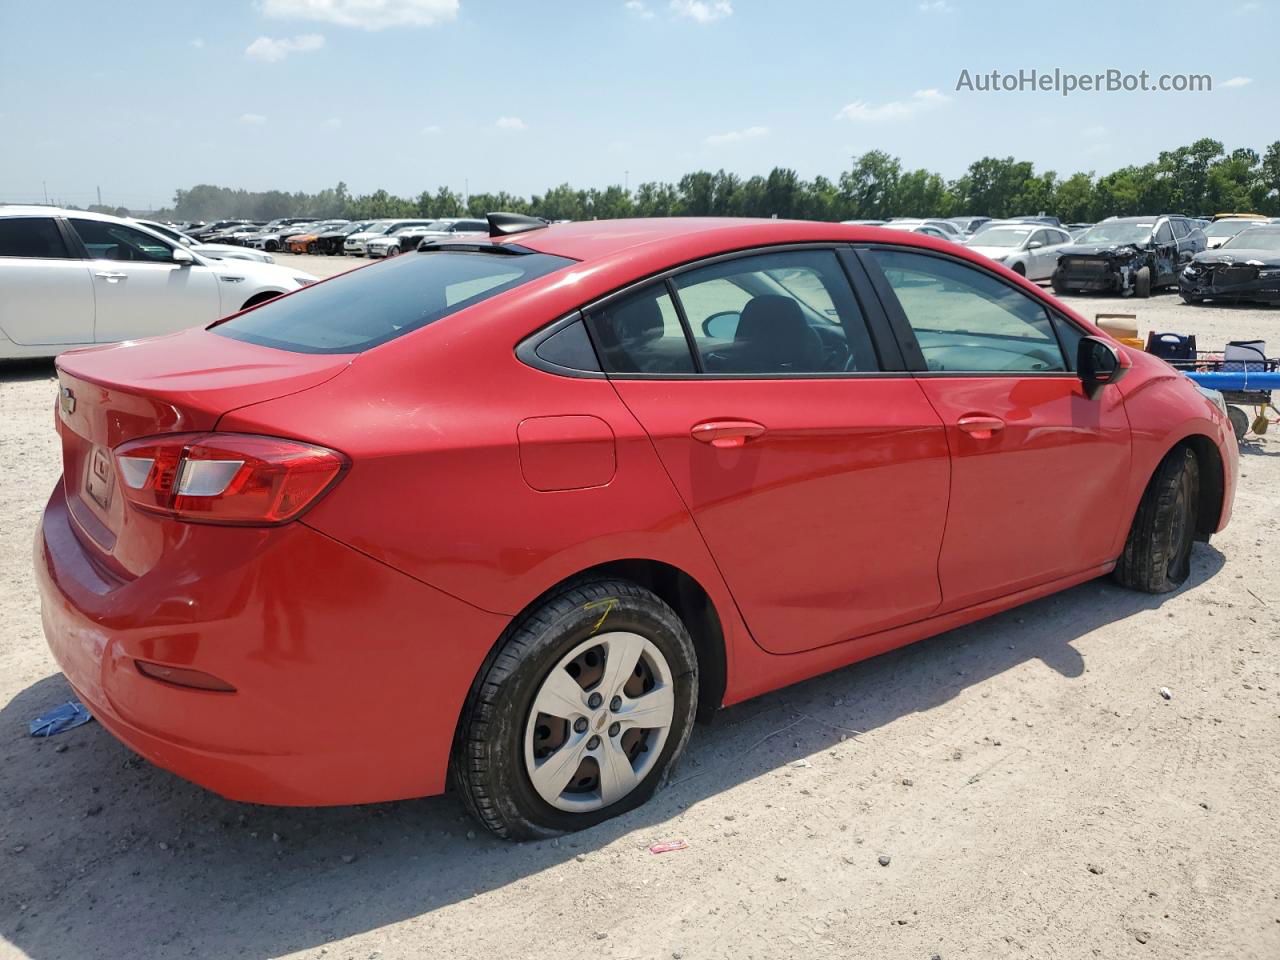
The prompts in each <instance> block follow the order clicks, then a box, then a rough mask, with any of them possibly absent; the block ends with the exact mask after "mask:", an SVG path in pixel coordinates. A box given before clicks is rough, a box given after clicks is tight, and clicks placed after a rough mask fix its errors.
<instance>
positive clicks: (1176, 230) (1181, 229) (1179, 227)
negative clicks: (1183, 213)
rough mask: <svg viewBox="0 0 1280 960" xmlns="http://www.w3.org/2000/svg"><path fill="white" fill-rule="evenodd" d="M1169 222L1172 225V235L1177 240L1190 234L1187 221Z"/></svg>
mask: <svg viewBox="0 0 1280 960" xmlns="http://www.w3.org/2000/svg"><path fill="white" fill-rule="evenodd" d="M1169 222H1170V223H1171V224H1173V235H1174V236H1175V237H1177V238H1178V239H1179V240H1181V239H1182V238H1183V237H1185V236H1186V235H1187V234H1189V233H1190V232H1191V228H1190V227H1188V226H1187V221H1185V220H1170V221H1169Z"/></svg>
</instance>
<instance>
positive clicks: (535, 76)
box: [0, 0, 1280, 209]
mask: <svg viewBox="0 0 1280 960" xmlns="http://www.w3.org/2000/svg"><path fill="white" fill-rule="evenodd" d="M1130 18H1131V20H1130ZM1277 36H1280V3H1276V2H1265V3H1264V2H1245V0H1219V2H1217V3H1215V4H1211V5H1206V4H1204V2H1203V0H1189V2H1184V0H1161V2H1159V3H1156V4H1154V5H1150V6H1148V5H1143V4H1137V5H1133V4H1117V3H1115V2H1114V0H1109V2H1098V0H1075V2H1074V3H1070V4H1064V3H1055V4H1048V3H1041V4H1031V3H1021V2H1009V0H1004V2H985V0H895V2H892V3H889V2H885V0H875V2H864V0H787V2H785V3H783V2H778V0H221V2H218V3H209V2H194V0H165V2H153V0H128V2H101V0H92V2H64V0H42V2H40V3H33V2H29V0H0V201H10V202H12V201H23V200H28V201H29V200H40V199H43V197H44V196H45V192H46V191H47V194H48V196H49V198H50V199H51V200H61V201H64V202H67V203H75V204H78V205H81V206H83V205H87V204H88V203H92V202H95V201H96V198H97V195H98V194H97V192H98V190H101V196H102V200H103V202H105V203H109V204H112V205H123V206H129V207H133V208H135V209H142V208H155V207H159V206H163V205H165V204H169V203H171V202H172V199H173V194H174V191H175V190H176V189H178V188H181V187H189V186H192V185H194V184H197V183H213V184H219V185H223V186H230V187H243V188H246V189H250V190H265V189H282V190H290V191H293V190H306V191H309V192H310V191H316V190H320V189H322V188H324V187H331V186H334V185H335V184H336V183H337V182H338V181H339V180H342V181H345V182H346V183H347V185H348V188H349V189H350V190H351V191H352V192H353V193H357V194H359V193H366V192H369V191H372V190H375V189H378V188H385V189H387V190H389V191H391V192H393V193H398V194H401V195H409V196H412V195H416V194H418V193H419V192H421V191H422V190H424V189H432V190H434V189H435V188H436V187H437V186H440V185H447V186H449V187H452V188H453V189H455V190H458V191H463V190H464V189H466V190H468V191H469V192H471V193H476V192H481V191H492V192H497V191H499V190H507V191H510V192H513V193H518V194H530V193H535V192H542V191H544V190H546V189H547V188H548V187H551V186H554V185H557V184H560V183H563V182H566V181H567V182H569V183H571V184H573V185H574V186H577V187H592V186H594V187H604V186H607V185H609V184H614V183H629V185H630V186H631V187H632V188H634V187H635V186H636V185H637V184H639V183H641V182H643V181H646V180H675V179H678V178H679V176H680V175H681V174H683V173H686V172H689V171H692V170H697V169H709V170H716V169H720V168H724V169H727V170H730V171H732V172H735V173H738V174H740V175H743V176H750V175H752V174H756V173H767V172H768V171H769V169H770V168H772V167H774V166H785V167H792V168H794V169H796V170H797V171H798V172H799V173H800V175H801V176H803V177H805V178H810V177H813V176H815V175H817V174H823V175H825V176H827V177H829V178H831V179H835V178H836V177H837V176H838V175H839V173H840V172H841V171H842V170H844V169H847V168H848V166H849V165H850V158H851V157H852V156H855V155H858V154H861V153H863V152H864V151H867V150H871V149H880V150H885V151H888V152H889V153H891V154H893V155H896V156H899V157H901V158H902V161H903V164H904V166H905V167H907V168H916V167H926V168H928V169H930V170H933V171H936V172H939V173H941V174H943V175H944V176H945V177H947V178H953V177H956V176H958V175H960V174H961V173H962V172H963V171H964V169H965V167H967V166H968V164H969V163H970V162H972V161H973V160H976V159H977V158H979V157H981V156H984V155H992V156H1014V157H1016V158H1018V159H1024V160H1031V161H1033V162H1034V163H1035V165H1036V169H1037V170H1055V171H1057V172H1058V173H1059V174H1060V175H1064V176H1065V175H1067V174H1070V173H1073V172H1075V171H1077V170H1085V171H1090V170H1092V171H1096V172H1098V173H1105V172H1108V171H1110V170H1113V169H1115V168H1117V167H1120V166H1124V165H1126V164H1129V163H1141V162H1145V161H1147V160H1150V159H1154V157H1155V155H1156V154H1157V152H1158V151H1160V150H1163V149H1170V148H1173V147H1177V146H1180V145H1183V144H1187V143H1190V142H1192V141H1193V140H1195V139H1197V138H1199V137H1203V136H1210V137H1213V138H1215V139H1218V140H1221V141H1223V142H1224V143H1225V144H1226V146H1227V148H1228V149H1233V148H1235V147H1240V146H1248V147H1252V148H1254V149H1256V150H1259V151H1261V150H1262V149H1264V148H1265V147H1266V145H1267V144H1269V143H1271V142H1272V141H1275V140H1277V139H1280V127H1277V125H1276V124H1275V123H1274V122H1272V121H1273V120H1274V118H1275V116H1276V111H1275V103H1276V92H1277V91H1276V87H1277V80H1278V79H1280V76H1278V74H1280V66H1278V65H1277V58H1276V56H1275V53H1274V38H1275V37H1277ZM1055 68H1057V69H1060V70H1062V71H1065V72H1071V73H1078V74H1086V73H1087V74H1092V73H1094V72H1099V71H1105V70H1108V69H1116V70H1120V71H1124V72H1133V73H1137V72H1138V71H1140V70H1147V71H1149V72H1150V74H1151V76H1152V79H1153V80H1154V79H1155V78H1156V77H1158V76H1159V75H1161V74H1166V73H1167V74H1175V73H1180V74H1208V75H1210V76H1211V77H1212V78H1213V89H1212V91H1207V92H1196V93H1190V92H1131V93H1126V92H1111V93H1108V92H1075V93H1073V94H1072V95H1070V96H1066V97H1064V96H1062V95H1061V94H1059V93H1055V92H1038V91H1022V92H982V91H980V90H973V89H957V84H958V82H959V80H960V78H961V76H962V73H961V71H964V70H968V71H969V75H970V77H971V78H972V77H975V76H977V75H981V74H989V73H990V72H991V71H992V70H998V71H1002V72H1008V73H1016V72H1017V71H1019V70H1028V71H1029V70H1031V69H1037V70H1039V71H1041V72H1042V73H1043V72H1046V71H1047V72H1050V73H1051V72H1052V71H1053V70H1054V69H1055Z"/></svg>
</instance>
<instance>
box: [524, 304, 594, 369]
mask: <svg viewBox="0 0 1280 960" xmlns="http://www.w3.org/2000/svg"><path fill="white" fill-rule="evenodd" d="M575 323H581V324H582V325H583V329H584V330H586V331H587V340H588V341H589V342H590V343H591V349H592V350H594V351H595V354H596V363H600V350H599V348H598V347H596V344H595V341H594V340H592V339H591V331H590V330H589V329H588V328H587V325H586V324H587V318H586V315H585V314H584V313H583V312H582V311H581V310H574V311H573V312H572V313H568V314H565V315H564V316H563V317H561V318H560V319H559V320H553V321H552V322H551V323H549V324H547V326H545V327H542V328H540V329H539V330H537V331H535V332H534V333H532V334H530V335H529V336H527V337H525V338H524V339H523V340H521V341H520V342H519V343H517V344H516V359H518V360H519V361H520V362H521V363H524V364H525V365H526V366H530V367H533V368H534V369H535V370H541V371H542V372H543V373H552V374H555V375H556V376H559V377H574V378H577V379H581V380H607V379H608V378H609V377H608V374H606V373H605V372H604V370H603V365H601V366H602V369H600V370H582V369H580V368H578V367H562V366H560V364H558V363H552V362H551V361H550V360H546V359H544V358H543V357H541V356H539V355H538V348H539V347H541V346H542V344H543V343H544V342H546V341H547V340H550V339H551V338H552V337H554V336H555V335H556V334H557V333H559V332H560V331H561V330H564V329H565V328H566V327H571V326H573V325H574V324H575Z"/></svg>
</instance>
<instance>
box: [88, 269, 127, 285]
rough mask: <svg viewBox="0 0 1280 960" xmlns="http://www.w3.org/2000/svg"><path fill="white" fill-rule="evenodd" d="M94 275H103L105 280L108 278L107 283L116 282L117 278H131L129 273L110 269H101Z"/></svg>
mask: <svg viewBox="0 0 1280 960" xmlns="http://www.w3.org/2000/svg"><path fill="white" fill-rule="evenodd" d="M94 276H95V277H101V278H102V279H103V280H106V281H107V283H115V282H116V281H117V280H128V279H129V275H128V274H127V273H115V272H113V271H109V270H100V271H99V272H98V273H95V274H94Z"/></svg>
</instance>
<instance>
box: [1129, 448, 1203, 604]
mask: <svg viewBox="0 0 1280 960" xmlns="http://www.w3.org/2000/svg"><path fill="white" fill-rule="evenodd" d="M1199 503H1200V464H1199V461H1197V460H1196V455H1195V453H1194V452H1193V451H1192V450H1191V449H1190V448H1189V447H1177V448H1175V449H1174V450H1172V451H1171V452H1170V453H1169V454H1168V456H1166V457H1165V458H1164V459H1163V460H1162V461H1160V466H1159V467H1157V468H1156V472H1155V475H1154V476H1152V478H1151V481H1150V482H1149V483H1148V484H1147V489H1146V491H1145V492H1144V493H1143V495H1142V500H1141V502H1140V503H1139V504H1138V512H1137V515H1136V516H1135V517H1134V518H1133V526H1132V527H1131V528H1130V529H1129V537H1128V539H1127V540H1126V541H1125V545H1124V553H1123V554H1121V555H1120V560H1119V562H1118V563H1117V564H1116V570H1115V577H1116V579H1117V580H1118V581H1119V582H1120V583H1121V584H1122V585H1124V586H1126V587H1129V588H1130V589H1132V590H1141V591H1142V592H1144V593H1168V592H1169V591H1170V590H1175V589H1177V588H1178V587H1179V586H1180V585H1181V584H1182V583H1183V582H1185V581H1186V579H1187V577H1188V576H1190V574H1191V546H1192V544H1193V543H1194V541H1195V533H1196V519H1197V517H1198V514H1199V509H1198V508H1199Z"/></svg>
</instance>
